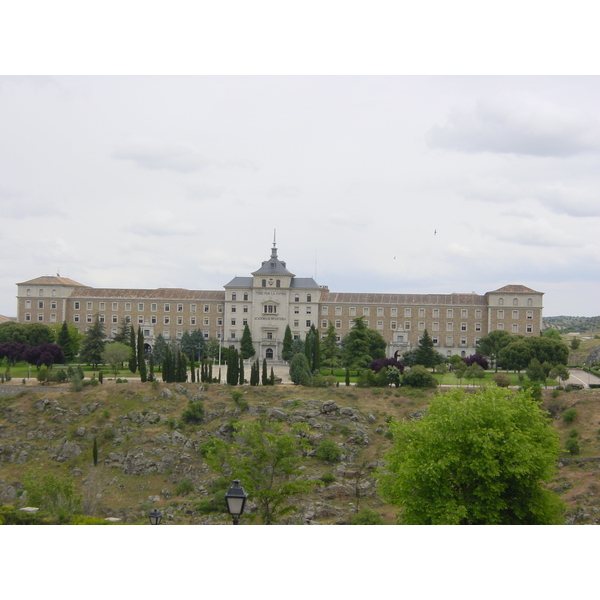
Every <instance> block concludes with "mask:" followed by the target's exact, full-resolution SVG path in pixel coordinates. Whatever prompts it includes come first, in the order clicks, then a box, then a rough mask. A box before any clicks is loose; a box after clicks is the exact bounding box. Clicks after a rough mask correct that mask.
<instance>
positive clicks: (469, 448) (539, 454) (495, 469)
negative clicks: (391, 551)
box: [379, 387, 564, 525]
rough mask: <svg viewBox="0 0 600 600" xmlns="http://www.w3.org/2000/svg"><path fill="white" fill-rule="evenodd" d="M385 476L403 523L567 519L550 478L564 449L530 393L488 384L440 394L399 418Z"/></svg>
mask: <svg viewBox="0 0 600 600" xmlns="http://www.w3.org/2000/svg"><path fill="white" fill-rule="evenodd" d="M389 427H390V431H391V432H392V435H393V439H394V446H393V449H392V450H391V451H390V452H389V453H388V454H387V456H386V457H385V460H386V471H385V472H382V473H381V475H380V488H379V489H380V490H381V493H382V495H383V497H384V498H385V499H386V500H387V501H388V502H391V503H392V504H394V505H395V506H399V507H401V512H400V515H401V522H402V523H403V524H414V525H416V524H419V525H432V524H436V525H441V524H447V525H458V524H461V525H495V524H497V525H534V524H558V523H561V522H563V519H564V517H563V513H564V505H563V503H562V501H561V500H560V499H559V498H558V496H557V495H556V494H555V493H554V492H551V491H550V490H549V489H548V488H547V487H545V485H544V483H545V482H547V481H550V480H551V479H552V477H553V474H554V471H555V469H556V460H557V458H558V456H559V453H560V444H559V437H558V433H557V432H556V431H555V429H554V428H553V427H552V425H551V423H550V421H549V419H548V416H547V413H545V412H543V411H542V410H540V408H539V406H538V404H537V403H535V402H533V401H532V399H531V397H530V395H529V394H527V393H526V392H518V393H513V392H512V391H510V390H507V389H505V388H498V387H487V388H481V389H478V390H477V391H475V392H472V393H466V392H465V391H464V390H460V389H456V390H452V391H450V392H448V393H446V394H443V395H442V394H439V395H437V396H436V397H435V399H434V400H433V401H432V402H431V404H430V405H429V407H428V409H427V412H426V414H425V415H424V417H423V419H422V420H420V421H393V422H392V423H390V426H389Z"/></svg>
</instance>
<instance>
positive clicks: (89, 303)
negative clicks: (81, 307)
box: [87, 302, 92, 310]
mask: <svg viewBox="0 0 600 600" xmlns="http://www.w3.org/2000/svg"><path fill="white" fill-rule="evenodd" d="M87 309H88V310H92V303H91V302H88V303H87Z"/></svg>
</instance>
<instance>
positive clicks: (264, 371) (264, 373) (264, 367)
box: [262, 358, 269, 385]
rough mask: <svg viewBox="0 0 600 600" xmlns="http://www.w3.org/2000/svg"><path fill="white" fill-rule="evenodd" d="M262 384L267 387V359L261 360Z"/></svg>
mask: <svg viewBox="0 0 600 600" xmlns="http://www.w3.org/2000/svg"><path fill="white" fill-rule="evenodd" d="M262 384H263V385H269V375H268V374H267V359H266V358H263V363H262Z"/></svg>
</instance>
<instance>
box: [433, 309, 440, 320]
mask: <svg viewBox="0 0 600 600" xmlns="http://www.w3.org/2000/svg"><path fill="white" fill-rule="evenodd" d="M439 316H440V309H439V308H434V309H433V318H434V319H437V318H438V317H439Z"/></svg>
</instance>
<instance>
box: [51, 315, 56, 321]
mask: <svg viewBox="0 0 600 600" xmlns="http://www.w3.org/2000/svg"><path fill="white" fill-rule="evenodd" d="M50 321H51V322H52V323H56V313H52V314H51V315H50Z"/></svg>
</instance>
